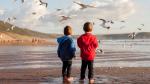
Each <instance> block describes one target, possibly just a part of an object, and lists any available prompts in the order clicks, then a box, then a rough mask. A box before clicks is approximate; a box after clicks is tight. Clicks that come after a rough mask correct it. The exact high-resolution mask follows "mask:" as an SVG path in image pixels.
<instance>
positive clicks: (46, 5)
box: [39, 0, 48, 8]
mask: <svg viewBox="0 0 150 84" xmlns="http://www.w3.org/2000/svg"><path fill="white" fill-rule="evenodd" d="M39 2H40V5H45V7H46V8H47V7H48V3H46V2H43V1H42V0H39Z"/></svg>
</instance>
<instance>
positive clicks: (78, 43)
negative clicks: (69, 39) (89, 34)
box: [77, 37, 81, 48]
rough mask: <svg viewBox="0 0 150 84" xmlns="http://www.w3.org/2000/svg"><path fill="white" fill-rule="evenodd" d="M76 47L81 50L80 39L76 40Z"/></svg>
mask: <svg viewBox="0 0 150 84" xmlns="http://www.w3.org/2000/svg"><path fill="white" fill-rule="evenodd" d="M77 45H78V47H79V48H81V42H80V37H79V38H78V39H77Z"/></svg>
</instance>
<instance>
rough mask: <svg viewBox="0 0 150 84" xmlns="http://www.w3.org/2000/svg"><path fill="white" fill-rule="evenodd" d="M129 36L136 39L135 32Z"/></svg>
mask: <svg viewBox="0 0 150 84" xmlns="http://www.w3.org/2000/svg"><path fill="white" fill-rule="evenodd" d="M128 37H129V38H131V39H135V37H136V33H135V32H133V33H131V34H129V35H128Z"/></svg>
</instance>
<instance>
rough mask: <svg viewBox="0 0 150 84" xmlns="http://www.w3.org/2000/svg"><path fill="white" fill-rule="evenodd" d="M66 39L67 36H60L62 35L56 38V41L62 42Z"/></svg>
mask: <svg viewBox="0 0 150 84" xmlns="http://www.w3.org/2000/svg"><path fill="white" fill-rule="evenodd" d="M67 39H68V36H62V37H59V38H57V42H58V43H63V42H65V41H66V40H67Z"/></svg>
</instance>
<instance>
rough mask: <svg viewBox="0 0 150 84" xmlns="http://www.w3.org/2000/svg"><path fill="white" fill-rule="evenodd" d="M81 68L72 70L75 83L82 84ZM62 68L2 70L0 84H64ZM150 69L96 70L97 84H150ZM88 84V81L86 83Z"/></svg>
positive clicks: (108, 68)
mask: <svg viewBox="0 0 150 84" xmlns="http://www.w3.org/2000/svg"><path fill="white" fill-rule="evenodd" d="M79 73H80V68H73V69H72V76H73V77H74V78H75V81H74V83H72V84H80V83H79V82H78V79H79ZM60 75H61V68H37V69H11V70H10V69H7V70H0V84H62V80H61V77H60ZM149 83H150V68H144V67H142V68H140V67H138V68H127V67H126V68H119V67H116V68H111V67H107V68H104V67H101V68H95V84H149ZM83 84H87V81H85V83H83Z"/></svg>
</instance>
